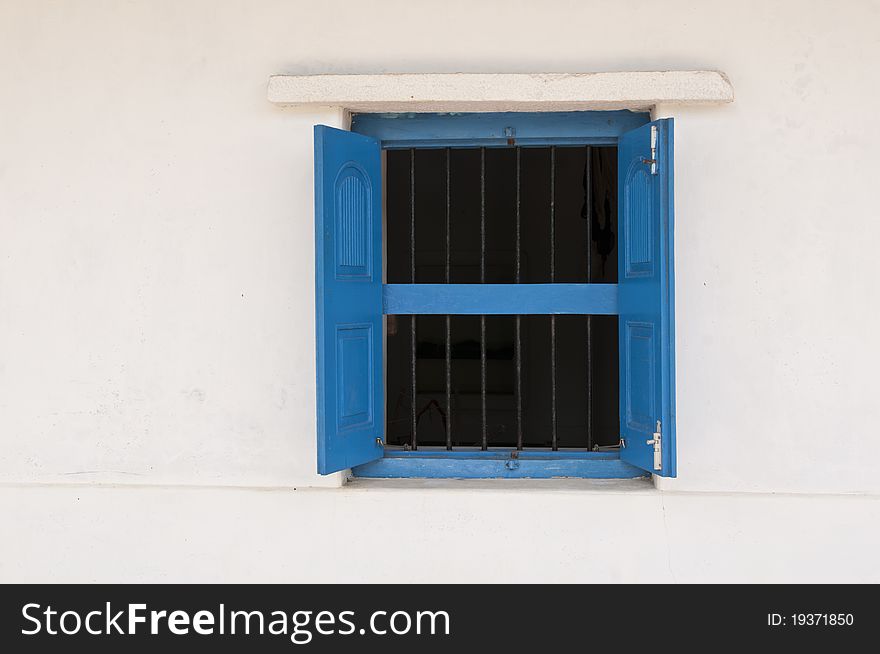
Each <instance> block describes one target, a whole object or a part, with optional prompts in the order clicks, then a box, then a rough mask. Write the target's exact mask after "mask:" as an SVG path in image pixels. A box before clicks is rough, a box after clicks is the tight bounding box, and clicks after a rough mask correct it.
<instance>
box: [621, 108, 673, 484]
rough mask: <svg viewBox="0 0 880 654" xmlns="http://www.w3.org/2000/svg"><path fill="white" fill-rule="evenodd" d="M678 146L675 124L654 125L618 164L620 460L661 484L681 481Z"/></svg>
mask: <svg viewBox="0 0 880 654" xmlns="http://www.w3.org/2000/svg"><path fill="white" fill-rule="evenodd" d="M672 143H673V141H672V119H665V120H658V121H654V122H652V123H649V124H647V125H644V126H642V127H639V128H638V129H635V130H633V131H631V132H627V133H626V134H624V135H623V136H622V137H621V138H620V144H619V151H618V164H617V165H618V180H619V185H618V193H619V197H618V207H619V211H620V221H619V222H620V225H619V228H618V229H619V232H620V249H619V250H618V256H617V259H618V304H619V311H620V315H619V318H618V320H619V327H618V329H619V339H620V341H619V342H620V430H621V438H622V439H623V440H624V447H622V448H621V451H620V458H621V459H623V460H624V461H626V462H627V463H631V464H632V465H634V466H637V467H639V468H642V469H644V470H647V471H649V472H651V473H653V474H656V475H660V476H662V477H674V476H675V384H674V381H675V367H674V333H673V328H674V324H673V319H674V312H673V306H674V305H673V291H674V283H673V267H672V264H673V257H672V224H673V159H672ZM656 433H659V434H660V438H659V441H660V442H659V454H656V455H655V449H656V443H655V442H653V441H656V438H655V434H656ZM649 441H652V442H649Z"/></svg>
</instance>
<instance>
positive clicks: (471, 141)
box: [351, 111, 650, 149]
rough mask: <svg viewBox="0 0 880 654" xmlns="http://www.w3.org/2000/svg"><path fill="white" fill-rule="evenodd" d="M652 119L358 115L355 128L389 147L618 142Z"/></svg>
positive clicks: (629, 115)
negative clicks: (623, 136) (622, 136)
mask: <svg viewBox="0 0 880 654" xmlns="http://www.w3.org/2000/svg"><path fill="white" fill-rule="evenodd" d="M649 120H650V118H649V116H648V114H647V113H637V112H632V111H571V112H558V113H513V112H511V113H484V114H476V113H471V114H411V113H404V114H356V115H354V116H352V120H351V129H352V131H354V132H358V133H359V134H365V135H367V136H371V137H372V138H374V139H376V140H378V141H380V142H381V143H382V147H383V148H385V149H395V148H443V147H477V146H486V147H506V146H510V145H520V146H529V145H532V146H539V145H566V144H568V145H614V144H615V143H617V139H618V138H619V137H620V135H621V134H625V133H626V132H628V131H630V130H633V129H635V128H637V127H639V126H641V125H644V124H645V123H647V122H648V121H649Z"/></svg>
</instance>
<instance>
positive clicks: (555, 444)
mask: <svg viewBox="0 0 880 654" xmlns="http://www.w3.org/2000/svg"><path fill="white" fill-rule="evenodd" d="M555 281H556V146H555V145H553V146H550V283H551V284H553V283H554V282H555ZM556 417H557V416H556V315H555V314H551V315H550V447H551V449H552V450H553V451H554V452H555V451H556V450H558V449H559V435H558V433H557V429H556Z"/></svg>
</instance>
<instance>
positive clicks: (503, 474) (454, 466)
mask: <svg viewBox="0 0 880 654" xmlns="http://www.w3.org/2000/svg"><path fill="white" fill-rule="evenodd" d="M513 454H516V455H517V456H516V457H514V456H512V455H513ZM352 475H353V476H355V477H365V478H373V479H398V478H422V479H570V478H574V479H635V478H639V477H644V476H646V475H647V473H645V472H644V471H643V470H640V469H639V468H636V467H633V466H631V465H629V464H628V463H625V462H623V461H621V460H620V456H619V453H618V452H565V451H559V452H550V451H546V452H541V451H525V452H511V451H509V450H499V451H485V452H483V451H471V452H469V451H456V452H449V451H446V450H433V451H432V450H419V451H416V452H412V451H401V450H386V453H385V456H384V457H383V458H381V459H378V460H376V461H371V462H370V463H365V464H364V465H360V466H357V467H355V468H354V469H353V470H352Z"/></svg>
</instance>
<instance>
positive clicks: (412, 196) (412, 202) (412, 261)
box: [409, 148, 419, 450]
mask: <svg viewBox="0 0 880 654" xmlns="http://www.w3.org/2000/svg"><path fill="white" fill-rule="evenodd" d="M409 281H410V283H412V284H415V283H416V151H415V150H414V149H413V148H410V150H409ZM409 324H410V332H409V336H410V391H411V394H412V406H411V411H410V419H411V421H412V424H411V427H412V441H411V446H412V449H414V450H415V449H418V446H419V441H418V437H417V434H416V431H417V430H418V413H417V407H416V316H415V314H413V315H412V316H410V323H409Z"/></svg>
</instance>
